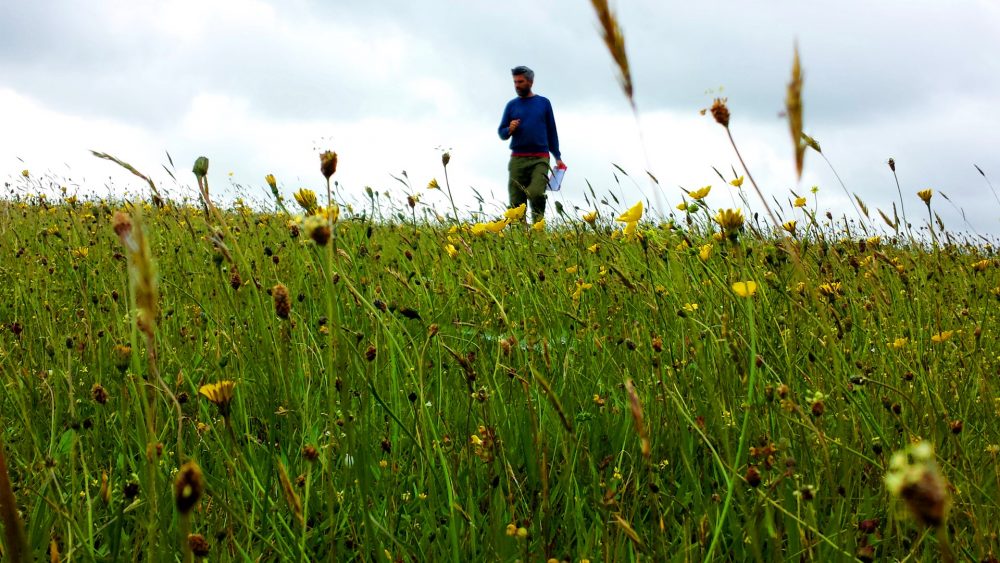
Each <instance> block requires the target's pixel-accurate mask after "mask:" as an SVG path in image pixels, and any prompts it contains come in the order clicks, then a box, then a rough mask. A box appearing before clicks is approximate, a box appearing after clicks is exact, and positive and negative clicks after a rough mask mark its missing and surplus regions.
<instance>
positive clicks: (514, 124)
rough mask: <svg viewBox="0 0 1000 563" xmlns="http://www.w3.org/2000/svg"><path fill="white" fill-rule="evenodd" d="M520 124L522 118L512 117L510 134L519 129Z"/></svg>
mask: <svg viewBox="0 0 1000 563" xmlns="http://www.w3.org/2000/svg"><path fill="white" fill-rule="evenodd" d="M520 124H521V120H520V119H512V120H510V134H511V135H513V134H514V131H516V130H517V126H518V125H520Z"/></svg>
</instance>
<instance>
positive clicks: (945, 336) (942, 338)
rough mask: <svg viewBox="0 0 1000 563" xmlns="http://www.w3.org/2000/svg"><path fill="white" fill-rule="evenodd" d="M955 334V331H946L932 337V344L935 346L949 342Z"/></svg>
mask: <svg viewBox="0 0 1000 563" xmlns="http://www.w3.org/2000/svg"><path fill="white" fill-rule="evenodd" d="M953 334H955V331H954V330H945V331H942V332H939V333H937V334H935V335H933V336H931V342H933V343H935V344H940V343H942V342H947V341H948V340H949V339H950V338H951V337H952V335H953Z"/></svg>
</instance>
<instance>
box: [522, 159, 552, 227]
mask: <svg viewBox="0 0 1000 563" xmlns="http://www.w3.org/2000/svg"><path fill="white" fill-rule="evenodd" d="M548 185H549V159H547V158H537V159H532V165H531V183H530V184H529V185H528V190H527V191H528V201H529V202H531V222H532V224H534V223H537V222H539V221H541V220H542V219H543V218H544V217H545V200H546V199H547V197H548V196H547V195H546V194H545V189H546V187H548Z"/></svg>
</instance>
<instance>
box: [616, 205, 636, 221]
mask: <svg viewBox="0 0 1000 563" xmlns="http://www.w3.org/2000/svg"><path fill="white" fill-rule="evenodd" d="M639 219H642V201H640V202H639V203H637V204H635V205H633V206H632V207H631V208H630V209H629V210H628V211H626V212H625V213H622V214H621V215H620V216H619V217H618V219H615V220H616V221H620V222H622V223H634V222H637V221H639Z"/></svg>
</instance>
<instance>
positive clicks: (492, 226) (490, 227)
mask: <svg viewBox="0 0 1000 563" xmlns="http://www.w3.org/2000/svg"><path fill="white" fill-rule="evenodd" d="M509 224H510V223H509V222H508V221H507V219H499V220H497V221H492V222H490V223H486V224H485V226H486V230H487V231H489V232H491V233H494V234H496V233H499V232H500V231H502V230H504V229H505V228H507V225H509Z"/></svg>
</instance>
